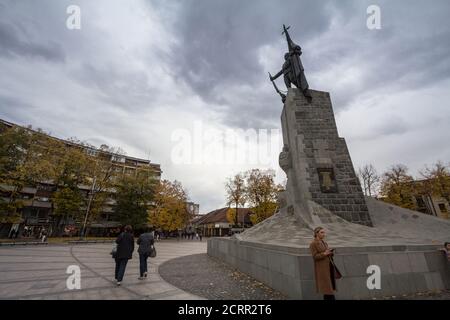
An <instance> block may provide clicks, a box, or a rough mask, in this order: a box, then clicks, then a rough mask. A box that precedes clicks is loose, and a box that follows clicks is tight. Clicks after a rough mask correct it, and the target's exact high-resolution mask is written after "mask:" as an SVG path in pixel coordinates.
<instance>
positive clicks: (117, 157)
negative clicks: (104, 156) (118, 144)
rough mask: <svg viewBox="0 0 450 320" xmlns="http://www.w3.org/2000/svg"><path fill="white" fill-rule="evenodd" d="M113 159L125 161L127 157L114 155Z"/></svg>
mask: <svg viewBox="0 0 450 320" xmlns="http://www.w3.org/2000/svg"><path fill="white" fill-rule="evenodd" d="M111 160H112V161H114V162H120V163H125V157H123V156H118V155H113V156H112V158H111Z"/></svg>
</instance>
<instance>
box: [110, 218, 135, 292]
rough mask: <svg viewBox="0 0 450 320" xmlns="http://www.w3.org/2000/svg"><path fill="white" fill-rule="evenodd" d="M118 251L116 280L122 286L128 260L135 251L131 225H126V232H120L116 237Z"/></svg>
mask: <svg viewBox="0 0 450 320" xmlns="http://www.w3.org/2000/svg"><path fill="white" fill-rule="evenodd" d="M116 243H117V252H116V257H115V258H116V272H115V275H116V280H117V285H118V286H120V284H121V283H122V280H123V275H124V274H125V268H126V267H127V263H128V260H129V259H131V258H132V256H133V251H134V237H133V234H132V229H131V226H126V227H125V229H124V232H122V233H121V234H119V236H118V237H117V239H116Z"/></svg>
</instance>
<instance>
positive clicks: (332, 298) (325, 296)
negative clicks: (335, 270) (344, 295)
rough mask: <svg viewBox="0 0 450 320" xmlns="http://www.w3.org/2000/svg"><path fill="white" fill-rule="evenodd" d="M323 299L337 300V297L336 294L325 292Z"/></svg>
mask: <svg viewBox="0 0 450 320" xmlns="http://www.w3.org/2000/svg"><path fill="white" fill-rule="evenodd" d="M323 300H336V298H335V297H334V294H324V295H323Z"/></svg>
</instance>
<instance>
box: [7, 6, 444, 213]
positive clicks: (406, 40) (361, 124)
mask: <svg viewBox="0 0 450 320" xmlns="http://www.w3.org/2000/svg"><path fill="white" fill-rule="evenodd" d="M371 4H376V5H378V6H379V7H380V9H381V29H379V30H369V29H368V28H367V25H366V20H367V17H368V15H367V13H366V10H367V7H368V6H369V5H371ZM69 5H78V6H79V8H80V9H81V29H79V30H78V29H74V30H71V29H68V28H67V27H66V21H67V19H68V17H69V14H67V13H66V9H67V7H68V6H69ZM449 14H450V2H449V1H447V0H442V1H439V0H434V1H425V0H423V1H406V0H403V1H376V0H372V1H360V0H358V1H357V0H354V1H317V0H311V1H300V0H292V1H291V0H283V1H273V0H271V1H265V0H249V1H242V0H222V1H214V0H208V1H206V0H180V1H171V0H164V1H144V0H135V1H131V0H130V1H112V0H104V1H103V0H96V1H88V0H86V1H77V0H72V1H64V0H53V1H50V0H48V1H47V0H45V1H44V0H39V1H38V0H35V1H31V0H29V1H27V0H21V1H16V0H11V1H8V0H0V117H1V118H2V119H5V120H7V121H11V122H14V123H17V124H20V125H29V124H31V125H32V126H33V127H36V128H37V127H39V128H42V129H44V130H45V131H47V132H50V133H51V134H52V135H55V136H57V137H60V138H68V137H77V138H78V139H80V140H85V141H87V142H89V143H91V144H95V145H97V146H99V145H101V144H107V145H110V146H115V147H121V148H122V149H124V150H125V151H126V153H127V154H128V155H130V156H135V157H141V158H146V159H147V158H149V159H150V160H151V161H153V162H156V163H159V164H161V168H162V170H163V172H164V173H163V178H165V179H169V180H175V179H177V180H179V181H180V182H181V183H182V184H183V185H184V186H185V187H186V189H187V190H188V193H189V196H190V198H191V200H192V201H195V202H197V203H200V211H201V212H202V213H206V212H208V211H210V210H213V209H216V208H219V207H223V206H224V205H225V189H224V183H225V180H226V178H227V177H229V176H232V175H233V174H235V173H237V172H239V171H243V170H247V169H250V168H254V167H260V168H270V167H272V168H273V169H275V170H277V174H278V176H277V181H279V182H282V181H283V180H284V179H285V178H284V176H283V175H282V172H281V171H280V170H279V169H278V168H277V160H278V154H279V151H280V149H279V148H278V144H277V142H276V141H278V140H277V139H276V138H277V136H276V134H275V133H276V132H277V131H276V130H280V112H281V107H282V105H281V102H280V99H279V97H278V96H277V95H276V93H275V92H274V89H273V87H272V85H271V83H270V82H269V81H268V75H267V72H271V73H272V74H274V73H276V72H278V71H279V69H280V68H281V65H282V63H283V54H284V52H285V50H286V43H285V39H284V38H283V36H282V35H281V31H282V25H283V24H287V25H291V30H290V31H291V36H292V38H293V40H294V41H295V42H296V43H298V44H299V45H301V47H302V49H303V56H302V61H303V64H304V67H305V73H306V77H307V79H308V82H309V84H310V87H311V88H312V89H316V90H322V91H329V92H330V93H331V99H332V102H333V108H334V110H335V114H336V120H337V125H338V130H339V134H340V136H341V137H344V138H345V139H346V141H347V144H348V147H349V150H350V154H351V156H352V159H353V163H354V166H355V168H356V169H357V168H358V167H360V166H361V165H363V164H366V163H372V164H373V165H374V166H375V167H376V168H377V169H378V171H380V172H382V171H383V170H385V169H386V168H388V167H389V166H391V165H393V164H397V163H403V164H405V165H407V166H408V167H409V168H410V170H411V173H412V174H413V175H416V174H417V172H418V170H420V169H422V168H423V166H424V165H425V164H432V163H435V162H436V161H438V160H441V161H444V162H448V161H449V160H450V142H449V141H450V130H449V128H450V90H449V88H450V41H449V39H450V22H448V17H449ZM278 85H279V86H280V88H282V89H284V84H283V81H282V78H280V79H279V80H278ZM199 128H200V129H199ZM236 129H246V130H247V129H254V130H259V129H266V130H271V129H274V130H273V131H269V132H271V133H272V135H271V136H270V137H271V138H272V141H275V146H276V147H275V148H274V147H273V145H274V144H272V148H270V149H268V154H269V158H270V159H269V161H256V162H253V163H252V162H251V161H250V160H249V161H245V159H246V158H245V157H244V161H243V162H242V161H241V162H239V161H234V162H233V161H230V162H229V163H227V162H225V161H223V162H221V161H220V159H221V158H222V157H223V156H222V153H220V150H214V149H211V148H208V146H209V147H211V145H212V146H216V147H217V146H218V145H223V146H225V147H224V153H223V154H228V155H229V154H233V152H236V150H239V151H238V152H236V154H241V153H242V152H241V151H242V150H244V151H246V149H245V147H244V149H242V146H241V147H239V148H241V149H239V148H237V146H236V145H235V144H233V143H228V142H229V141H228V142H227V141H226V139H225V140H220V139H219V142H220V143H216V144H213V143H214V141H213V140H208V138H210V137H211V136H212V134H210V133H211V132H214V133H216V135H217V134H218V135H220V134H221V133H225V132H231V131H227V130H236ZM196 130H197V131H198V132H200V134H201V135H196ZM198 132H197V133H198ZM199 137H200V138H199ZM258 137H259V138H260V140H264V139H261V137H262V136H261V135H259V136H258ZM199 140H204V141H203V144H202V143H200V145H199ZM278 142H279V141H278ZM258 146H259V147H261V144H259V145H258ZM258 146H255V145H252V143H248V145H247V147H248V148H250V150H258V149H257V147H258ZM189 147H190V149H189ZM183 148H185V150H184V151H183V152H184V158H183V157H181V158H182V161H180V158H179V157H177V156H176V155H177V154H178V153H177V152H178V151H180V149H183ZM188 149H189V150H191V151H192V153H191V156H189V153H188V156H186V150H188ZM263 149H264V150H265V148H263ZM189 150H188V151H189ZM247 151H248V150H247ZM183 152H181V153H183ZM251 153H252V152H250V154H251ZM196 157H197V158H196ZM218 158H219V161H218ZM186 159H188V160H189V159H192V161H188V160H186ZM231 159H233V157H231ZM214 161H216V162H214Z"/></svg>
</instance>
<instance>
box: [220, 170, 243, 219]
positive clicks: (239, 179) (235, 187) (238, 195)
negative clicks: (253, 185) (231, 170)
mask: <svg viewBox="0 0 450 320" xmlns="http://www.w3.org/2000/svg"><path fill="white" fill-rule="evenodd" d="M225 187H226V192H227V205H228V206H229V207H232V206H234V208H235V209H236V212H237V210H238V208H239V206H244V205H245V203H246V201H247V200H246V189H245V175H244V174H243V173H238V174H236V175H235V176H234V177H233V178H229V179H228V181H227V182H226V184H225ZM237 219H238V215H237V214H235V217H234V225H235V226H237V225H238V221H237Z"/></svg>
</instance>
